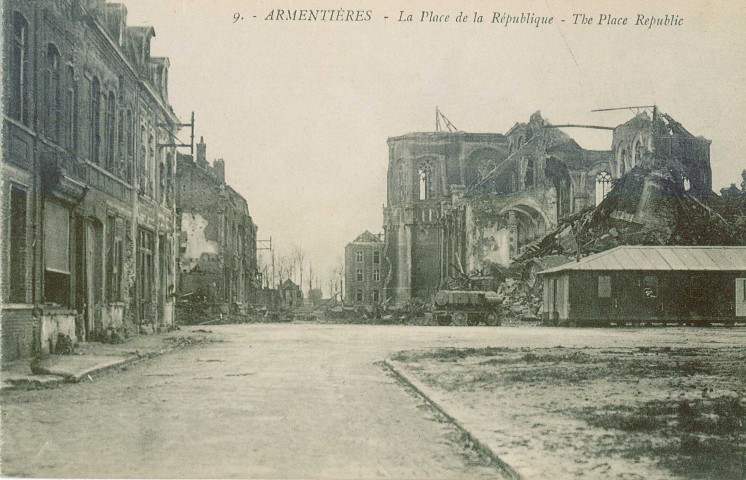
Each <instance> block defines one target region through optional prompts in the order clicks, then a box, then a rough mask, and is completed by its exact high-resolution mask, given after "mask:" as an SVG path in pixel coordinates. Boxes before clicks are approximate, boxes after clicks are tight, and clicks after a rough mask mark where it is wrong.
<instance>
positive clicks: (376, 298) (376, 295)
mask: <svg viewBox="0 0 746 480" xmlns="http://www.w3.org/2000/svg"><path fill="white" fill-rule="evenodd" d="M380 300H381V298H380V293H379V292H378V290H373V301H374V302H379V301H380Z"/></svg>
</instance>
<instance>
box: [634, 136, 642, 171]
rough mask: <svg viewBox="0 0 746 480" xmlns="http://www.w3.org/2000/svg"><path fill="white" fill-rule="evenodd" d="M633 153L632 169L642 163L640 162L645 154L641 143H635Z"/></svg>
mask: <svg viewBox="0 0 746 480" xmlns="http://www.w3.org/2000/svg"><path fill="white" fill-rule="evenodd" d="M632 152H633V155H632V167H634V166H635V165H637V164H638V163H640V161H641V160H642V154H643V149H642V142H639V141H638V142H635V147H634V149H633V150H632Z"/></svg>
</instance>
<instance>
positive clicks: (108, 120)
mask: <svg viewBox="0 0 746 480" xmlns="http://www.w3.org/2000/svg"><path fill="white" fill-rule="evenodd" d="M115 103H116V102H115V100H114V93H112V92H109V95H108V96H107V97H106V117H105V119H104V139H105V142H106V168H108V169H109V170H114V165H115V161H114V132H115V127H116V105H115Z"/></svg>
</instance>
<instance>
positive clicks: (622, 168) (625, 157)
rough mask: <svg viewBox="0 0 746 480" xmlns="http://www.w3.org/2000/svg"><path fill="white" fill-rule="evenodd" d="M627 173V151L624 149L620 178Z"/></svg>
mask: <svg viewBox="0 0 746 480" xmlns="http://www.w3.org/2000/svg"><path fill="white" fill-rule="evenodd" d="M626 173H627V149H625V148H623V149H622V153H621V154H620V155H619V176H620V177H621V176H622V175H624V174H626Z"/></svg>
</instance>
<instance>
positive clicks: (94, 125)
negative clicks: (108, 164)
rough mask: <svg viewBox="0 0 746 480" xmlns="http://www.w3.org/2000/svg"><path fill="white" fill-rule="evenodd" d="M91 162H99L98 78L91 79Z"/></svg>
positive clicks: (99, 97) (99, 99)
mask: <svg viewBox="0 0 746 480" xmlns="http://www.w3.org/2000/svg"><path fill="white" fill-rule="evenodd" d="M89 118H90V119H91V160H92V161H93V162H95V163H99V162H100V157H99V150H100V147H101V84H100V83H99V82H98V78H95V77H94V78H93V83H92V84H91V115H90V116H89Z"/></svg>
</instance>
